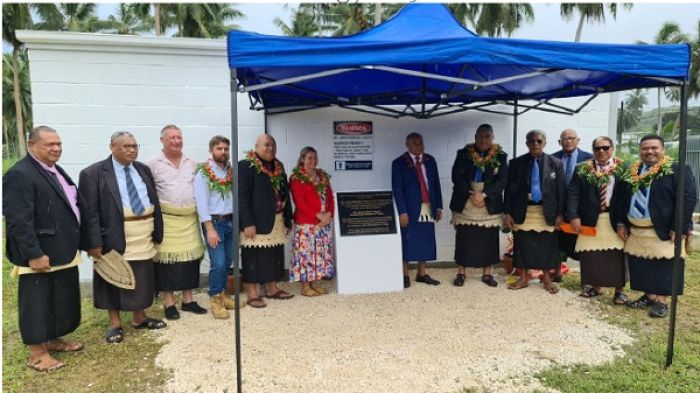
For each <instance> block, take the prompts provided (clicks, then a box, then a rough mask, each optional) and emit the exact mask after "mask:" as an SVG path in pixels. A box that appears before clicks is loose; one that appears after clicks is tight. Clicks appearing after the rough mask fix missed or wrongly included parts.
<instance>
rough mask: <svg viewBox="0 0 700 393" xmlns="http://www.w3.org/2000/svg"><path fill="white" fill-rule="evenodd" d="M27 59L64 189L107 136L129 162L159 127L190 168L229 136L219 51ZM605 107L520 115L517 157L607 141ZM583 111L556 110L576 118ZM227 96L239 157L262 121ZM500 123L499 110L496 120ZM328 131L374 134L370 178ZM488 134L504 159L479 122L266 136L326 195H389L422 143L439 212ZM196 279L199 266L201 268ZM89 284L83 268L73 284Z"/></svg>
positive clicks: (407, 123)
mask: <svg viewBox="0 0 700 393" xmlns="http://www.w3.org/2000/svg"><path fill="white" fill-rule="evenodd" d="M19 36H20V39H22V40H23V41H24V42H25V43H26V44H27V47H28V48H29V59H30V74H31V83H32V97H33V100H34V124H36V125H39V124H46V125H49V126H52V127H54V128H56V129H57V130H58V131H59V133H60V135H61V138H62V139H63V142H64V153H63V157H62V160H61V164H62V165H63V166H64V168H66V169H67V171H68V172H69V174H70V175H71V176H73V177H74V178H75V179H76V180H77V177H78V173H79V172H80V170H81V169H83V168H84V167H86V166H88V165H89V164H91V163H93V162H96V161H98V160H102V159H104V158H106V157H107V156H108V155H109V149H108V146H109V136H110V135H111V134H112V133H113V132H115V131H119V130H127V131H130V132H132V133H133V134H134V135H135V136H136V139H137V141H138V143H139V144H140V145H141V150H140V159H141V160H146V159H147V158H148V157H150V156H152V155H154V154H156V152H158V150H159V149H160V146H159V140H158V137H159V131H160V129H161V127H162V126H163V125H165V124H167V123H174V124H177V125H178V126H180V127H181V128H182V130H183V134H184V139H185V152H186V154H188V155H189V156H191V157H192V158H194V159H196V160H203V159H204V158H205V157H206V156H207V142H208V140H209V138H210V137H211V136H213V135H216V134H222V135H229V134H230V119H231V118H230V103H231V97H230V93H229V71H228V66H227V61H226V49H225V47H226V46H225V42H224V41H222V40H219V41H217V40H197V39H186V38H164V37H136V36H115V35H99V34H82V33H55V32H51V33H49V32H37V31H25V32H20V34H19ZM613 101H614V100H611V96H610V95H602V96H600V97H598V98H597V99H595V100H594V101H593V102H592V103H591V104H590V105H589V106H588V107H587V108H586V109H584V110H583V111H582V112H581V113H580V114H579V115H577V116H573V117H572V116H564V115H557V114H549V113H542V112H537V111H530V112H528V113H526V114H524V115H522V116H521V117H519V119H518V133H519V138H518V140H519V144H518V154H522V153H524V152H525V145H524V140H525V138H524V134H525V132H526V131H528V130H530V129H533V128H540V129H542V130H544V131H545V132H546V133H547V135H548V137H549V143H548V145H547V148H546V150H547V152H549V153H552V152H554V151H556V150H558V148H559V147H558V145H557V139H558V135H559V133H560V131H561V130H562V129H564V128H567V127H573V128H575V129H577V130H578V131H579V134H580V136H581V146H582V147H584V148H586V150H590V148H589V146H590V144H591V142H592V140H593V138H594V137H595V136H597V135H607V134H608V130H612V128H611V127H610V125H611V124H614V119H615V117H614V115H612V116H611V115H610V110H611V108H613V109H614V106H615V104H614V102H613ZM582 102H583V99H567V100H561V101H560V102H559V104H561V105H565V106H569V107H577V106H578V105H580V104H581V103H582ZM248 105H249V101H248V99H247V97H245V96H244V95H240V94H239V99H238V124H239V146H240V147H239V155H240V153H241V152H242V151H243V150H247V149H249V148H251V147H252V146H253V143H254V139H255V136H256V135H258V134H260V133H262V132H263V130H264V127H265V119H264V116H263V114H262V112H254V111H250V110H249V109H248ZM501 109H503V110H506V111H510V109H509V108H506V107H504V108H501ZM334 120H371V121H372V122H373V125H374V135H375V138H374V144H375V145H374V146H375V156H374V169H373V170H372V171H349V172H337V171H332V170H331V169H332V168H333V166H332V165H331V164H332V162H331V159H332V124H333V121H334ZM481 123H491V124H492V125H493V126H494V129H495V131H496V142H497V143H500V144H501V145H503V147H504V149H505V150H506V151H507V152H509V155H510V152H511V151H512V128H513V125H512V124H513V123H512V118H511V117H509V116H502V115H496V114H489V113H480V112H472V113H466V112H465V113H461V114H457V115H452V116H447V117H441V118H436V119H431V120H416V119H399V120H396V119H392V118H384V117H379V116H372V115H368V114H363V113H359V112H354V111H351V110H345V109H339V108H334V109H319V110H314V111H306V112H298V113H293V114H280V115H272V116H269V117H268V124H267V131H268V132H269V133H270V134H272V135H273V136H275V138H276V139H277V141H278V155H279V157H280V158H281V159H282V161H283V162H284V164H285V166H286V168H287V169H288V171H291V168H292V166H293V165H294V163H295V162H296V159H297V155H298V152H299V150H300V149H301V148H302V147H303V146H306V145H312V146H314V147H315V148H317V149H318V150H319V156H320V160H321V161H320V165H321V166H322V167H324V168H326V169H328V170H331V171H330V172H331V174H332V175H333V179H332V182H333V186H334V188H335V189H336V190H337V191H350V190H363V189H365V190H366V189H389V188H390V187H391V173H390V172H391V167H390V166H391V161H392V160H393V159H394V158H395V157H397V156H398V155H399V154H401V153H402V152H403V151H404V150H405V147H404V138H405V135H406V134H407V133H409V132H413V131H416V132H420V133H422V134H423V136H424V139H425V144H426V151H427V152H429V153H430V154H432V155H434V156H435V157H436V158H437V160H438V167H439V171H440V175H441V182H442V193H443V204H444V206H445V209H446V210H447V206H448V203H449V198H450V194H451V188H452V184H451V180H450V169H451V166H452V163H453V161H454V157H455V153H456V151H457V150H458V149H460V148H461V147H463V146H464V145H465V143H468V142H471V141H473V135H474V131H475V129H476V127H477V126H478V125H479V124H481ZM448 221H449V215H448V216H447V217H446V219H445V220H444V221H442V222H441V223H440V224H438V234H437V236H438V248H439V252H438V258H439V259H440V260H452V258H453V245H454V232H453V230H452V229H451V228H450V227H449V225H448ZM203 269H205V266H203ZM90 276H91V273H90V268H89V266H85V267H83V269H81V277H82V278H89V277H90Z"/></svg>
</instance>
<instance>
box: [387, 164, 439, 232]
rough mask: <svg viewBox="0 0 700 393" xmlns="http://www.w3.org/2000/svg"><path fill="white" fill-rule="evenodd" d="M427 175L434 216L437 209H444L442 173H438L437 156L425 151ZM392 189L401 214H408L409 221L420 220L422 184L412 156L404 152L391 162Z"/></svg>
mask: <svg viewBox="0 0 700 393" xmlns="http://www.w3.org/2000/svg"><path fill="white" fill-rule="evenodd" d="M423 156H424V161H423V165H424V167H425V172H426V176H427V178H428V184H427V185H428V194H429V197H430V207H431V209H432V213H433V217H436V215H437V211H438V209H439V210H442V190H441V189H440V175H439V174H438V168H437V163H436V162H435V157H433V156H431V155H430V154H426V153H423ZM391 190H392V191H393V193H394V200H395V201H396V209H397V210H398V211H399V214H404V213H407V214H408V222H410V223H414V222H418V216H419V215H420V205H421V196H420V184H419V183H418V177H417V176H416V169H415V164H414V162H413V160H412V159H411V156H410V155H409V154H408V153H404V154H402V155H401V156H400V157H399V158H397V159H395V160H394V161H393V162H392V163H391Z"/></svg>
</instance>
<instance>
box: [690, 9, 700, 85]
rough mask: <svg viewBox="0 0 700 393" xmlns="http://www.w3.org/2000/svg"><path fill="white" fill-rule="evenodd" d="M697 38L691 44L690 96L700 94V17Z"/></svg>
mask: <svg viewBox="0 0 700 393" xmlns="http://www.w3.org/2000/svg"><path fill="white" fill-rule="evenodd" d="M697 27H698V28H697V31H696V33H695V34H696V35H695V39H694V40H693V42H692V44H691V66H690V86H689V88H688V96H689V97H693V98H697V97H698V96H700V19H698V26H697Z"/></svg>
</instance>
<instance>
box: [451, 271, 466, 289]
mask: <svg viewBox="0 0 700 393" xmlns="http://www.w3.org/2000/svg"><path fill="white" fill-rule="evenodd" d="M465 278H466V276H465V275H464V274H462V273H457V277H455V280H454V281H453V282H452V284H454V286H456V287H461V286H463V285H464V279H465Z"/></svg>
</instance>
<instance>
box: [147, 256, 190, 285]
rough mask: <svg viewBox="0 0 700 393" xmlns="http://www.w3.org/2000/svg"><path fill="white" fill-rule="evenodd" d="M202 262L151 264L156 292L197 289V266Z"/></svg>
mask: <svg viewBox="0 0 700 393" xmlns="http://www.w3.org/2000/svg"><path fill="white" fill-rule="evenodd" d="M201 261H202V260H201V259H197V260H195V261H188V262H175V263H158V262H155V263H154V264H153V269H154V274H155V277H156V292H162V291H168V292H170V291H181V290H183V289H194V288H199V264H200V262H201Z"/></svg>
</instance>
